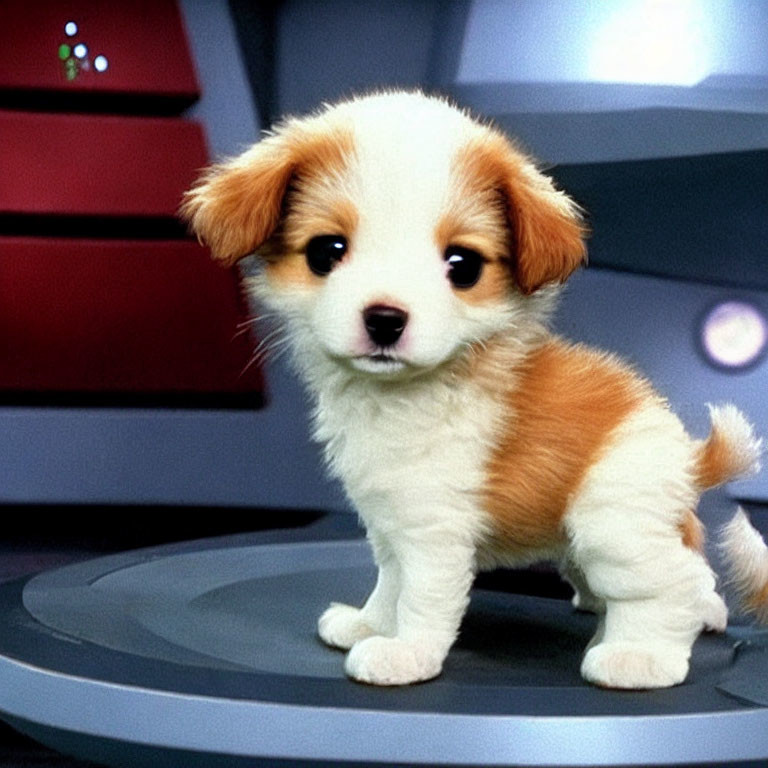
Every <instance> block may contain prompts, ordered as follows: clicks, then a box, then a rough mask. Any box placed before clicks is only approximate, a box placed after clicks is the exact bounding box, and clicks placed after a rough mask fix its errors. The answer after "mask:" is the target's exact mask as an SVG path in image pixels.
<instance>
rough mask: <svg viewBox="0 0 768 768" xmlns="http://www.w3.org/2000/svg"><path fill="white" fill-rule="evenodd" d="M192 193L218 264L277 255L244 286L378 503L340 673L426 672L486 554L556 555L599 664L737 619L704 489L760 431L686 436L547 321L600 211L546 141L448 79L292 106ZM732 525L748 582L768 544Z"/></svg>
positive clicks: (659, 676)
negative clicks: (544, 153) (564, 186)
mask: <svg viewBox="0 0 768 768" xmlns="http://www.w3.org/2000/svg"><path fill="white" fill-rule="evenodd" d="M183 212H184V215H185V216H186V218H187V219H188V220H189V221H190V222H191V226H192V228H193V230H194V231H195V232H196V233H197V234H198V236H199V237H200V238H201V240H203V241H204V242H206V243H207V244H208V245H209V246H210V247H211V250H212V252H213V255H214V257H216V258H217V259H219V260H221V262H222V263H224V264H232V263H234V262H235V261H236V260H238V259H239V258H240V257H243V256H245V255H247V254H250V253H252V252H257V253H259V254H260V255H261V256H262V257H263V259H262V263H263V268H262V270H261V271H260V273H259V274H258V275H257V276H256V277H255V278H251V279H250V281H249V288H250V290H251V291H252V293H253V294H254V295H255V296H256V297H257V298H258V299H259V300H261V301H262V302H263V303H264V304H265V305H266V307H267V308H268V309H269V310H270V311H272V312H273V313H275V314H276V315H277V316H278V317H279V318H280V321H281V323H282V326H283V328H284V332H285V334H286V336H287V338H288V340H289V342H290V346H291V349H292V352H293V359H294V361H295V364H296V366H297V369H298V371H299V372H300V374H301V376H302V377H303V379H304V380H305V381H306V383H307V386H308V388H309V391H310V393H311V395H312V397H313V401H314V433H315V436H316V438H317V439H318V440H319V441H321V442H322V443H323V444H324V446H325V455H326V458H327V462H328V466H329V468H330V471H331V472H332V473H333V474H334V475H336V476H337V477H339V478H340V479H341V481H342V482H343V484H344V488H345V489H346V492H347V494H348V496H349V498H350V499H351V501H352V502H353V504H354V505H355V507H356V508H357V510H358V512H359V514H360V517H361V519H362V520H363V522H364V524H365V526H366V528H367V531H368V537H369V540H370V543H371V546H372V548H373V552H374V555H375V559H376V562H377V564H378V569H379V574H378V581H377V584H376V587H375V589H374V590H373V592H372V594H371V595H370V597H369V598H368V600H367V602H366V603H365V605H364V606H363V607H362V608H356V607H352V606H348V605H339V604H331V606H330V608H328V610H327V611H326V612H325V613H324V614H323V615H322V616H321V617H320V621H319V634H320V637H321V638H322V639H323V640H324V641H325V642H326V643H327V644H328V645H331V646H335V647H338V648H343V649H348V651H349V652H348V655H347V658H346V670H347V672H348V674H349V675H350V676H351V677H353V678H355V679H357V680H361V681H364V682H368V683H374V684H380V685H396V684H404V683H412V682H415V681H420V680H427V679H430V678H433V677H435V676H436V675H438V674H439V673H440V671H441V668H442V665H443V661H444V660H445V657H446V655H447V653H448V651H449V649H450V647H451V645H452V644H453V642H454V640H455V639H456V636H457V633H458V630H459V626H460V623H461V620H462V616H463V614H464V612H465V609H466V607H467V603H468V600H469V590H470V587H471V585H472V581H473V579H474V576H475V574H476V573H477V571H478V570H480V569H486V568H493V567H496V566H498V565H524V564H528V563H532V562H534V561H539V560H552V561H555V562H556V563H558V564H559V565H560V567H561V569H562V572H563V574H564V576H565V577H566V578H567V579H569V581H571V583H572V584H573V585H574V587H575V589H576V597H575V598H574V602H575V604H576V605H577V607H581V608H585V609H590V610H594V611H596V612H598V613H599V614H600V621H599V629H598V631H597V634H596V635H595V637H594V638H593V640H592V642H591V643H590V645H589V647H588V649H587V651H586V654H585V656H584V660H583V664H582V674H583V675H584V677H585V678H586V679H587V680H590V681H592V682H594V683H596V684H598V685H603V686H610V687H617V688H654V687H663V686H670V685H674V684H676V683H680V682H682V681H683V679H684V678H685V676H686V674H687V670H688V660H689V656H690V652H691V646H692V645H693V642H694V640H695V639H696V637H697V636H698V634H699V632H700V631H701V630H702V629H703V628H705V627H706V628H710V629H718V630H722V629H723V628H724V627H725V623H726V618H727V617H726V609H725V605H724V603H723V601H722V600H721V599H720V597H719V596H718V595H717V593H716V592H715V576H714V574H713V573H712V571H711V569H710V567H709V565H708V563H707V561H706V559H705V557H704V554H703V535H702V530H701V525H700V523H699V521H698V519H697V518H696V515H695V510H696V506H697V502H698V498H699V495H700V494H701V492H702V491H703V490H705V489H706V488H708V487H712V486H714V485H717V484H720V483H722V482H725V481H726V480H728V479H730V478H733V477H736V476H738V475H743V474H746V473H749V472H752V471H755V470H756V469H757V463H758V457H759V451H760V443H759V441H758V440H757V439H756V438H755V437H754V435H753V433H752V429H751V427H750V426H749V425H748V424H747V422H746V421H745V420H744V419H743V417H742V416H741V414H740V413H739V412H738V411H737V410H736V409H735V408H733V407H732V406H726V407H724V408H720V409H712V421H713V431H712V434H711V435H710V437H709V438H708V440H707V441H697V440H694V439H693V438H691V437H689V436H688V434H687V433H686V432H685V430H684V429H683V427H682V425H681V423H680V421H679V420H678V419H677V417H676V416H675V415H674V414H673V413H672V412H671V411H670V410H669V408H668V406H667V404H666V402H665V401H664V400H663V399H662V398H661V397H660V396H659V395H657V394H656V393H655V392H654V391H653V389H652V387H651V385H650V384H649V383H648V382H647V381H645V380H644V379H642V378H641V377H640V376H638V375H637V374H636V373H635V372H634V371H633V370H632V369H631V368H629V367H628V366H626V365H625V364H623V363H622V362H621V361H619V360H617V359H615V358H613V357H611V356H609V355H605V354H603V353H600V352H598V351H595V350H592V349H589V348H586V347H583V346H580V345H573V344H570V343H568V342H566V341H564V340H562V339H560V338H558V337H556V336H553V335H552V334H551V333H550V331H549V330H548V328H547V321H548V318H549V315H550V312H551V310H552V307H553V303H554V301H555V299H556V297H557V293H558V286H559V284H560V283H562V282H563V281H565V280H566V279H567V277H568V276H569V275H570V274H571V272H573V271H574V270H575V269H576V268H577V267H578V266H580V265H581V264H582V263H583V261H584V259H585V248H584V244H583V238H584V234H585V233H584V227H583V225H582V221H581V218H580V216H579V211H578V209H577V207H576V206H575V205H574V204H573V203H572V202H571V201H570V200H569V198H567V197H566V196H565V195H564V194H563V193H561V192H559V191H557V190H556V189H555V188H554V186H553V185H552V183H551V181H550V180H549V179H548V178H546V177H545V176H543V175H542V174H541V173H540V172H539V171H538V170H537V169H536V167H535V166H534V164H533V163H532V161H531V160H529V159H528V158H527V157H526V156H524V155H523V154H522V153H521V152H520V151H518V150H517V149H516V148H515V147H514V146H513V145H512V144H511V143H510V142H509V141H508V140H507V139H506V138H505V137H504V136H503V135H502V134H500V133H499V132H497V131H496V130H495V129H493V128H491V127H489V126H487V125H484V124H482V123H480V122H478V121H476V120H474V119H472V118H471V117H470V116H468V115H467V114H466V113H464V112H461V111H459V110H457V109H456V108H454V107H453V106H451V105H449V104H448V103H447V102H445V101H443V100H441V99H436V98H428V97H426V96H424V95H422V94H419V93H402V92H393V93H383V94H377V95H373V96H368V97H363V98H359V99H355V100H352V101H348V102H344V103H341V104H338V105H336V106H327V107H325V108H323V109H322V110H321V111H320V112H318V113H317V114H315V115H312V116H310V117H307V118H305V119H301V120H296V119H293V120H288V121H286V122H284V123H283V124H281V125H279V126H278V127H277V128H276V129H275V131H274V133H272V134H271V135H269V136H268V137H267V138H265V139H264V140H262V141H261V142H260V143H258V144H256V145H255V146H254V147H253V148H251V149H250V150H248V151H247V152H246V153H245V154H243V155H242V156H241V157H239V158H236V159H234V160H232V161H230V162H228V163H224V164H222V165H219V166H215V167H214V168H212V169H211V170H210V171H208V172H207V173H206V174H205V175H204V176H203V178H202V179H201V180H200V181H199V182H198V184H197V185H196V186H195V187H194V188H193V189H192V190H191V191H190V192H189V193H188V194H187V197H186V200H185V204H184V209H183ZM320 235H337V236H343V237H344V238H346V243H347V250H346V253H345V254H344V256H343V258H342V259H341V260H340V261H339V262H338V263H337V264H336V265H335V266H334V267H333V269H332V270H331V271H330V272H329V273H328V274H327V275H324V276H319V275H317V274H315V273H314V272H312V271H311V270H310V269H309V268H308V266H307V262H306V255H305V251H306V249H307V244H308V243H309V241H310V240H311V239H312V238H314V237H316V236H320ZM456 245H458V246H463V247H465V248H470V249H472V250H474V251H477V252H479V253H480V254H482V256H483V259H484V266H483V270H482V273H481V275H480V279H479V280H478V282H477V283H476V284H475V285H473V286H471V287H455V286H454V285H452V284H451V282H450V281H449V279H448V277H447V271H448V267H447V264H446V261H445V259H444V253H445V251H446V248H448V247H449V246H456ZM382 305H383V306H385V307H390V308H391V307H394V308H397V309H398V310H399V311H403V312H407V324H406V325H405V330H404V331H403V332H402V335H401V336H400V337H399V338H398V339H397V340H396V342H394V343H393V344H391V345H390V346H388V347H387V349H385V350H382V349H381V348H379V346H377V345H376V344H375V343H374V341H373V340H372V339H373V337H370V335H369V334H367V332H366V328H365V323H364V321H363V313H364V312H365V311H366V309H368V308H370V307H372V306H382ZM384 353H386V354H384ZM738 525H739V526H740V527H737V526H735V525H734V527H733V529H732V530H731V532H730V538H728V541H730V544H729V552H731V554H732V555H733V559H734V561H736V562H737V563H739V564H740V565H739V566H737V570H738V568H741V569H742V571H741V572H740V585H741V589H742V591H743V592H745V593H746V597H747V602H749V600H750V599H757V597H755V596H757V595H759V593H760V591H761V590H762V591H763V593H766V584H768V573H767V572H768V565H767V564H766V563H768V557H766V555H765V552H764V544H763V543H762V540H761V539H759V537H757V536H756V535H755V534H754V533H753V531H752V529H751V528H750V527H749V524H748V523H747V522H746V521H745V519H741V522H740V523H739V524H738ZM750 537H752V538H750ZM745 541H749V542H751V543H750V544H749V545H745V544H744V542H745ZM761 546H762V547H763V550H761V549H760V547H761ZM745 549H746V550H748V551H746V553H745V552H744V550H745ZM760 558H762V560H761V559H760ZM745 563H746V564H745ZM761 569H762V570H761ZM762 599H763V600H765V604H768V599H766V597H765V594H764V595H763V598H762ZM765 604H764V605H765ZM754 609H755V610H758V611H759V612H760V611H761V612H762V613H763V615H764V614H765V612H766V609H765V607H762V608H759V609H758V608H757V607H755V608H754Z"/></svg>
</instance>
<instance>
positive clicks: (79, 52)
mask: <svg viewBox="0 0 768 768" xmlns="http://www.w3.org/2000/svg"><path fill="white" fill-rule="evenodd" d="M72 53H74V54H75V56H76V57H77V58H78V59H84V58H85V57H86V56H87V55H88V48H87V47H86V46H85V45H84V44H83V43H78V44H77V45H76V46H75V47H74V48H73V49H72Z"/></svg>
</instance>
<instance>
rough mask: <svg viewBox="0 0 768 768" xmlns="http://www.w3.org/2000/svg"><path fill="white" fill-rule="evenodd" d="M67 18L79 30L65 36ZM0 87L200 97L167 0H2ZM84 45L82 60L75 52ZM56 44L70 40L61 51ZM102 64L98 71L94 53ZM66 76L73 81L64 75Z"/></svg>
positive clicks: (174, 8) (177, 18)
mask: <svg viewBox="0 0 768 768" xmlns="http://www.w3.org/2000/svg"><path fill="white" fill-rule="evenodd" d="M67 22H75V23H76V25H77V33H76V34H74V35H72V36H69V35H67V34H66V31H65V25H66V24H67ZM0 25H1V26H0V29H2V32H3V35H2V57H3V61H4V62H5V66H0V90H2V89H13V90H32V91H34V90H42V91H54V90H56V91H69V92H73V93H78V92H79V93H83V92H97V93H112V94H116V93H123V94H134V95H137V94H146V95H153V96H171V97H180V96H181V97H184V98H186V99H188V100H190V101H191V100H194V99H195V98H197V97H198V95H199V88H198V85H197V80H196V77H195V72H194V68H193V64H192V60H191V58H190V55H189V46H188V44H187V40H186V36H185V33H184V28H183V26H182V21H181V18H180V16H179V11H178V8H177V6H176V3H175V2H174V1H173V0H125V1H124V2H115V0H2V2H0ZM78 43H81V44H83V45H85V47H86V49H87V52H86V53H85V55H84V57H83V58H78V57H77V56H75V55H74V47H75V45H77V44H78ZM61 46H68V48H69V55H64V54H66V53H67V51H66V49H64V50H62V51H61V56H60V48H61ZM97 56H104V57H106V59H107V62H108V67H107V69H106V70H105V71H103V72H99V71H97V69H96V67H95V66H94V64H95V59H96V57H97ZM70 78H71V79H70Z"/></svg>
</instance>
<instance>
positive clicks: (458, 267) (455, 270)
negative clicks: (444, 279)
mask: <svg viewBox="0 0 768 768" xmlns="http://www.w3.org/2000/svg"><path fill="white" fill-rule="evenodd" d="M444 258H445V260H446V261H447V262H448V279H449V280H450V281H451V282H452V283H453V284H454V286H456V288H471V287H472V286H473V285H474V284H475V283H476V282H477V281H478V280H479V279H480V275H481V274H482V271H483V263H484V261H483V257H482V256H481V255H480V254H479V253H478V252H477V251H473V250H472V249H471V248H464V247H463V246H461V245H449V246H448V247H447V248H446V249H445V256H444Z"/></svg>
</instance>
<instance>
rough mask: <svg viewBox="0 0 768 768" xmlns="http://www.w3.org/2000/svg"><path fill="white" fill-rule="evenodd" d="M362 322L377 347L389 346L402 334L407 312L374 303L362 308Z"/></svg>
mask: <svg viewBox="0 0 768 768" xmlns="http://www.w3.org/2000/svg"><path fill="white" fill-rule="evenodd" d="M363 322H364V323H365V330H366V331H368V336H369V337H370V339H371V341H372V342H373V343H374V344H375V345H376V346H377V347H391V346H392V345H393V344H394V343H395V342H396V341H397V340H398V339H399V338H400V336H401V335H402V333H403V329H404V328H405V324H406V323H407V322H408V313H407V312H404V311H403V310H402V309H398V308H397V307H389V306H387V305H386V304H374V305H373V306H372V307H368V308H367V309H364V310H363Z"/></svg>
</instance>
